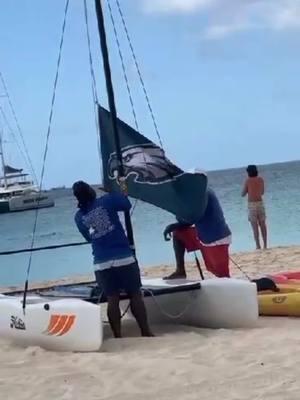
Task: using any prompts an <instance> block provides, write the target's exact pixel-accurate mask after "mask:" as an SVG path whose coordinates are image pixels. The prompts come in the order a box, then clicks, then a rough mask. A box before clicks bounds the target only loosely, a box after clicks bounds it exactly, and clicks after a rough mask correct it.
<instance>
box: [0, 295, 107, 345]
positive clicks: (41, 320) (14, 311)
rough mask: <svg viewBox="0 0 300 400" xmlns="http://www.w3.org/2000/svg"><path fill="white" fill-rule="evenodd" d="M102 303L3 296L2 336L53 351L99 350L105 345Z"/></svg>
mask: <svg viewBox="0 0 300 400" xmlns="http://www.w3.org/2000/svg"><path fill="white" fill-rule="evenodd" d="M102 328H103V326H102V319H101V309H100V307H99V306H97V305H94V304H91V303H88V302H85V301H83V300H77V299H63V300H51V301H47V300H46V299H43V298H41V297H38V296H35V297H29V298H28V302H27V305H26V310H25V314H24V313H23V309H22V298H21V297H15V298H14V297H12V296H1V297H0V336H1V337H3V338H5V339H8V340H9V341H11V342H14V343H16V344H18V345H21V346H40V347H42V348H45V349H47V350H54V351H82V352H89V351H98V350H99V349H100V347H101V345H102Z"/></svg>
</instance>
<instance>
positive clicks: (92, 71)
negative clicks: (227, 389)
mask: <svg viewBox="0 0 300 400" xmlns="http://www.w3.org/2000/svg"><path fill="white" fill-rule="evenodd" d="M83 8H84V20H85V28H86V39H87V45H88V57H89V67H90V76H91V88H92V99H93V106H94V117H95V127H96V136H97V149H98V157H99V162H100V164H101V145H100V127H99V121H98V113H97V107H98V103H99V101H98V93H97V82H96V75H95V69H94V63H93V56H92V46H91V35H90V26H89V17H88V7H87V1H86V0H84V1H83Z"/></svg>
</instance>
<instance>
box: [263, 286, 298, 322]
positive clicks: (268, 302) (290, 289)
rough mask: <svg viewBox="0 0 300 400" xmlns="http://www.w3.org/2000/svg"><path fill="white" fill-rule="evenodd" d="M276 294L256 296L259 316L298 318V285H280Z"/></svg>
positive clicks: (267, 293) (268, 293) (265, 293)
mask: <svg viewBox="0 0 300 400" xmlns="http://www.w3.org/2000/svg"><path fill="white" fill-rule="evenodd" d="M277 286H278V288H279V289H280V292H278V293H274V292H273V293H271V292H262V293H261V294H259V295H258V307H259V314H260V315H272V316H276V315H277V316H290V317H300V285H299V284H294V285H293V284H291V283H290V284H287V285H284V284H281V285H277Z"/></svg>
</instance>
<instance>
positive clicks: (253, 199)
mask: <svg viewBox="0 0 300 400" xmlns="http://www.w3.org/2000/svg"><path fill="white" fill-rule="evenodd" d="M246 171H247V173H248V178H247V179H246V181H245V184H244V188H243V191H242V196H243V197H244V196H246V195H248V219H249V222H250V224H251V226H252V230H253V235H254V240H255V244H256V249H261V244H260V233H261V236H262V240H263V246H264V249H266V248H267V225H266V211H265V205H264V202H263V195H264V193H265V183H264V180H263V178H262V177H261V176H259V175H258V170H257V167H256V165H248V167H247V169H246Z"/></svg>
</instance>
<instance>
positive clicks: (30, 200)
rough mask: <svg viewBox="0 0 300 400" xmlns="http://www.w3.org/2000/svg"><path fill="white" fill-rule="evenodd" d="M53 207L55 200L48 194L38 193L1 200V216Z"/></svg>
mask: <svg viewBox="0 0 300 400" xmlns="http://www.w3.org/2000/svg"><path fill="white" fill-rule="evenodd" d="M53 206H54V200H53V199H52V198H51V197H50V196H49V195H48V194H46V193H41V195H39V194H37V193H34V194H26V195H20V196H16V197H11V198H9V199H6V200H0V214H3V213H9V212H17V211H26V210H35V209H37V208H48V207H53Z"/></svg>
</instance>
